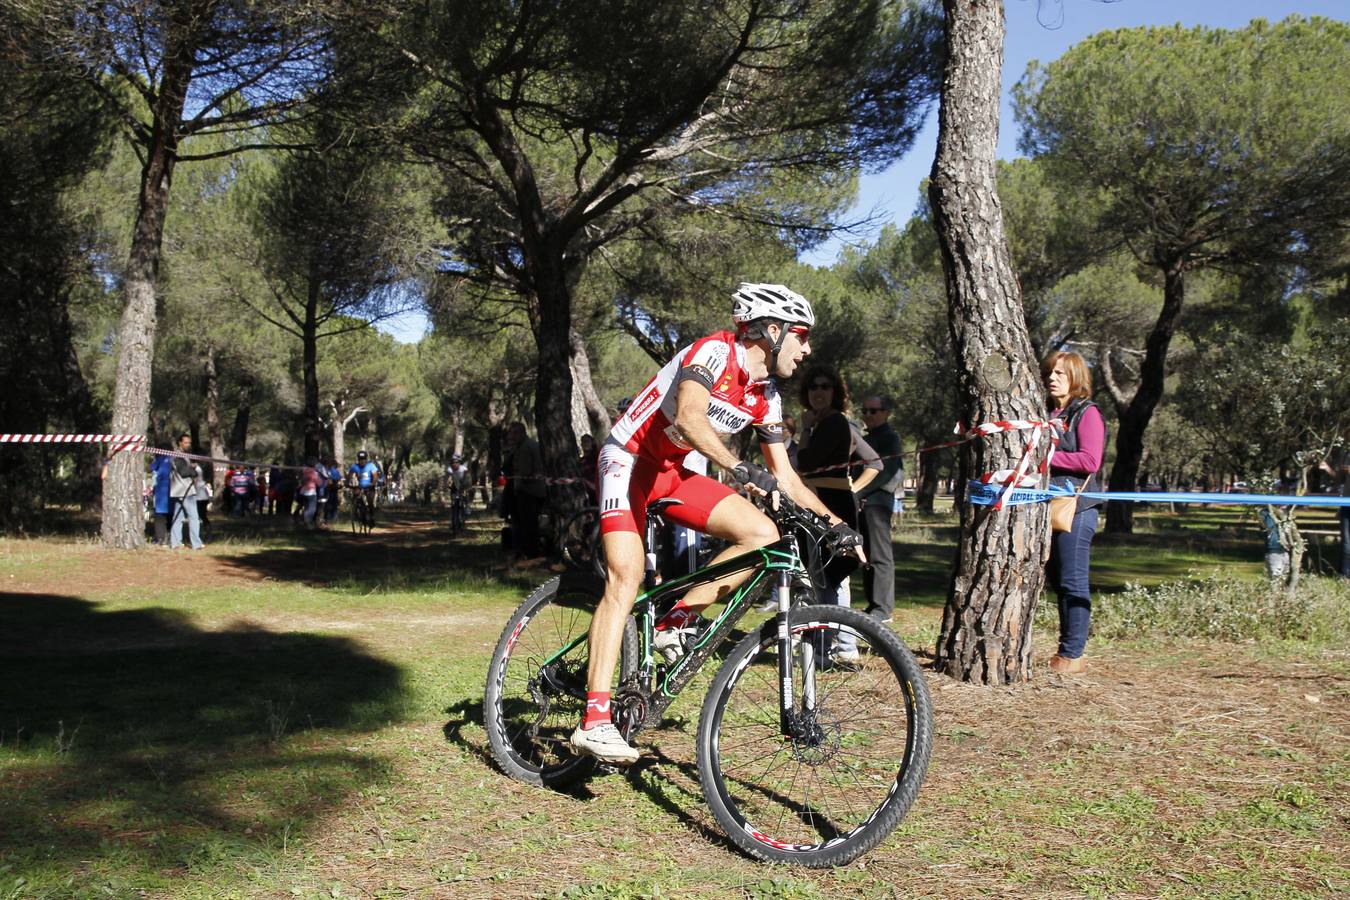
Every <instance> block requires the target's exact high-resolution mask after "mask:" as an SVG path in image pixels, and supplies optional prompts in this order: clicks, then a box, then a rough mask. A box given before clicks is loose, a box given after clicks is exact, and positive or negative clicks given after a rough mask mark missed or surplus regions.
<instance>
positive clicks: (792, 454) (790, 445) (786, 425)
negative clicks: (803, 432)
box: [783, 415, 800, 471]
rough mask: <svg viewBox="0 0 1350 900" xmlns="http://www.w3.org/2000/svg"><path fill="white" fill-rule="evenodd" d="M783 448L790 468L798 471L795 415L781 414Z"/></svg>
mask: <svg viewBox="0 0 1350 900" xmlns="http://www.w3.org/2000/svg"><path fill="white" fill-rule="evenodd" d="M783 449H784V450H786V451H787V455H788V462H790V463H792V468H793V469H794V470H796V471H800V467H799V466H798V465H797V417H796V416H787V415H785V416H783Z"/></svg>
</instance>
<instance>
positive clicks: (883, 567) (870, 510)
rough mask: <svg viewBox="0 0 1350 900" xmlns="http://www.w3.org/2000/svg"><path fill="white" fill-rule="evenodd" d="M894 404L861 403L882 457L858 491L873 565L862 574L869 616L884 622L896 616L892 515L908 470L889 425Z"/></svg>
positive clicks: (872, 399)
mask: <svg viewBox="0 0 1350 900" xmlns="http://www.w3.org/2000/svg"><path fill="white" fill-rule="evenodd" d="M890 415H891V402H890V399H889V398H887V397H881V396H872V397H868V398H867V399H866V400H864V401H863V403H862V417H863V424H864V425H865V426H866V427H867V442H868V443H869V444H871V445H872V449H874V450H875V451H876V452H877V454H878V455H879V456H880V457H881V466H882V468H881V474H880V475H879V476H877V478H876V479H875V480H874V481H873V482H872V483H871V484H868V485H866V486H864V487H863V488H862V489H861V490H859V491H858V500H859V502H860V503H861V504H862V516H861V518H862V534H863V541H864V544H863V550H864V552H865V553H866V554H867V559H868V561H869V562H870V563H871V564H872V565H871V567H870V568H868V569H867V570H866V571H865V572H864V573H863V586H864V589H865V590H866V593H867V613H868V615H871V616H875V617H876V618H877V619H880V620H881V621H882V622H889V621H891V619H892V618H893V617H894V615H895V546H894V545H893V544H892V543H891V515H892V513H893V512H894V511H895V493H896V491H897V490H900V491H903V490H904V480H905V469H904V462H903V460H902V459H901V457H900V452H901V451H900V435H898V434H896V433H895V429H894V428H892V427H891V424H890V421H889V419H890Z"/></svg>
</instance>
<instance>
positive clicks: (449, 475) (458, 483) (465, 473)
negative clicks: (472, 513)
mask: <svg viewBox="0 0 1350 900" xmlns="http://www.w3.org/2000/svg"><path fill="white" fill-rule="evenodd" d="M445 477H446V480H447V481H449V482H450V493H452V494H463V495H464V496H466V497H467V496H468V491H469V482H470V475H469V467H468V466H466V465H464V457H462V456H460V455H459V454H458V453H456V454H455V455H454V456H451V457H450V465H448V466H446V467H445Z"/></svg>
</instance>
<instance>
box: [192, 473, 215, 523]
mask: <svg viewBox="0 0 1350 900" xmlns="http://www.w3.org/2000/svg"><path fill="white" fill-rule="evenodd" d="M192 485H193V488H194V489H195V490H196V492H197V521H198V524H199V529H198V530H199V532H200V533H201V534H206V533H207V529H208V528H209V527H210V525H211V513H210V510H211V496H212V495H211V480H210V479H209V478H207V477H206V476H205V474H203V472H202V467H201V466H200V465H196V464H194V465H193V466H192Z"/></svg>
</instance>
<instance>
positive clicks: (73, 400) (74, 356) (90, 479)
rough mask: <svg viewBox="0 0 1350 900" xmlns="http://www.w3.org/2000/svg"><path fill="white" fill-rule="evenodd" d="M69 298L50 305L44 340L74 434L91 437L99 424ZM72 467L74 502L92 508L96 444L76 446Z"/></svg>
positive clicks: (100, 464)
mask: <svg viewBox="0 0 1350 900" xmlns="http://www.w3.org/2000/svg"><path fill="white" fill-rule="evenodd" d="M69 300H70V297H69V292H68V291H62V292H61V293H60V294H59V295H58V301H59V302H55V303H53V304H52V309H51V312H50V315H49V316H48V337H49V340H50V345H51V350H52V353H53V354H54V357H55V360H54V361H55V363H56V365H57V366H58V367H59V371H60V376H61V381H62V390H61V394H62V396H63V397H64V398H65V402H66V403H67V404H69V409H70V420H71V422H72V424H74V426H75V430H76V431H77V432H83V433H86V434H92V433H97V432H101V431H102V430H103V423H102V421H100V418H101V417H100V416H99V414H98V411H97V409H96V408H95V406H94V398H93V395H92V394H91V393H90V392H89V383H88V382H87V381H85V379H84V372H83V370H82V369H81V368H80V356H79V353H78V352H77V351H76V349H75V340H74V327H73V326H72V325H71V321H70V303H69ZM74 449H75V461H76V462H75V465H76V472H77V473H78V477H77V481H78V486H77V487H76V490H75V499H76V500H77V501H79V503H80V506H81V507H89V506H92V505H93V504H94V502H95V501H96V500H97V498H98V496H99V472H100V471H101V470H102V468H103V459H102V457H101V456H100V455H99V450H98V445H97V444H76V445H75V448H74Z"/></svg>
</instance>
